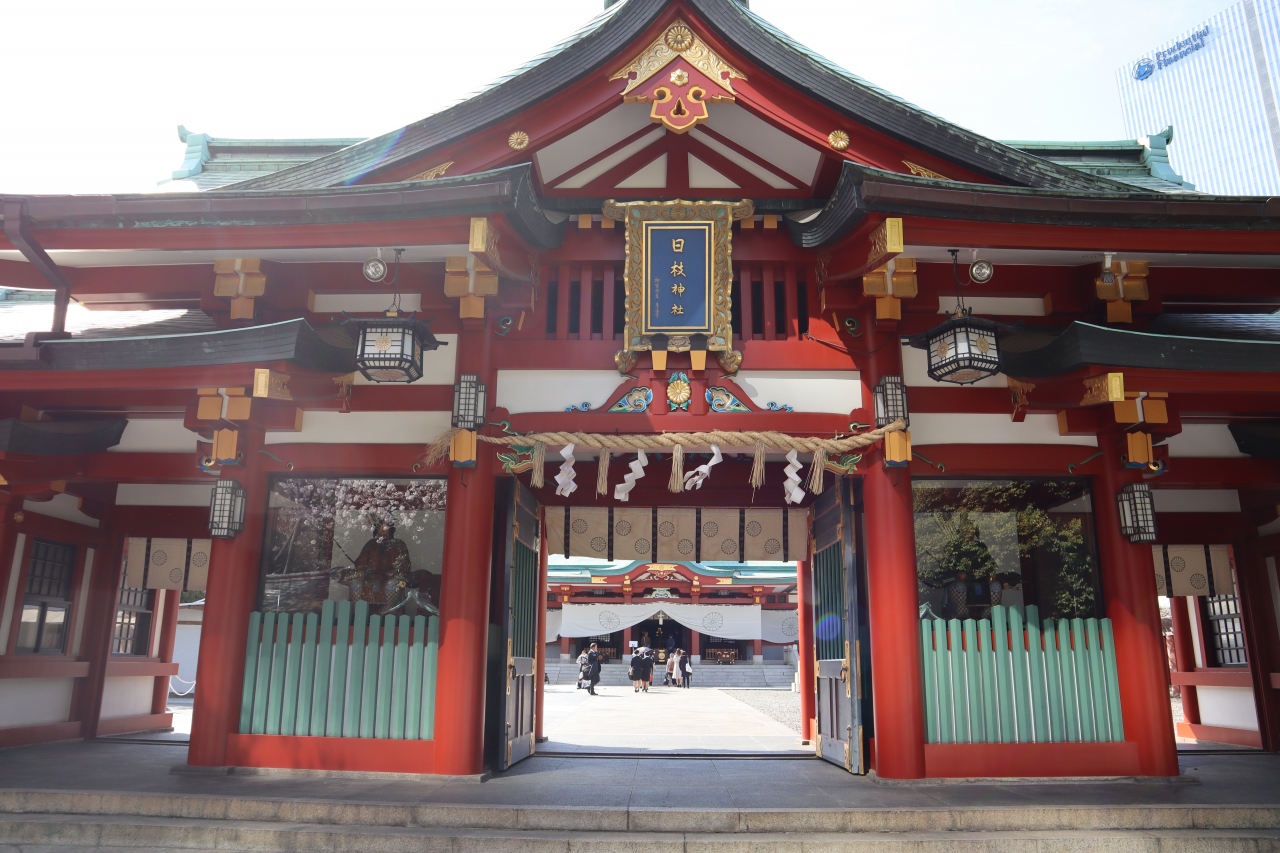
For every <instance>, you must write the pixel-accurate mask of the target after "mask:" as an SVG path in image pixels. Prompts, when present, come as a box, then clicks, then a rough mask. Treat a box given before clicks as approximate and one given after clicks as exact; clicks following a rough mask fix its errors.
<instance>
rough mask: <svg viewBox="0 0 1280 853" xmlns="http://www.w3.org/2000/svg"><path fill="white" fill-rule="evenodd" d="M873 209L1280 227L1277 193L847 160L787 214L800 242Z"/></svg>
mask: <svg viewBox="0 0 1280 853" xmlns="http://www.w3.org/2000/svg"><path fill="white" fill-rule="evenodd" d="M870 213H887V214H890V215H901V216H926V217H939V218H944V219H968V220H974V221H986V222H1020V223H1037V224H1051V225H1092V226H1104V227H1127V228H1209V229H1250V230H1277V229H1280V199H1269V198H1263V197H1248V196H1209V195H1185V196H1179V195H1171V194H1169V193H1161V192H1141V191H1138V190H1136V189H1134V190H1131V191H1127V192H1126V191H1124V190H1117V191H1108V192H1099V191H1096V190H1095V191H1092V192H1088V191H1081V190H1063V189H1056V188H1042V187H1000V186H992V185H990V184H974V183H966V182H962V181H942V180H937V179H935V178H921V177H917V176H915V175H903V174H899V173H897V172H886V171H884V170H882V169H873V168H870V167H868V166H859V165H858V164H856V163H845V164H844V168H843V169H842V170H841V172H840V179H839V180H838V181H837V182H836V187H835V189H834V190H833V191H832V193H831V197H830V198H829V199H828V200H827V203H826V205H825V206H824V207H823V208H822V210H820V211H819V212H818V213H817V215H815V216H812V217H809V218H808V219H806V220H805V221H803V222H798V221H796V220H793V219H788V220H787V227H788V229H790V231H791V238H792V240H793V241H794V242H795V243H796V245H798V246H803V247H804V248H806V249H816V248H820V247H824V246H831V245H834V244H835V243H838V242H839V241H840V240H841V239H843V238H844V237H845V236H846V235H847V234H848V233H849V232H850V231H852V230H853V229H854V228H855V227H857V225H858V224H859V223H860V222H862V220H863V219H864V218H865V217H866V216H867V215H868V214H870Z"/></svg>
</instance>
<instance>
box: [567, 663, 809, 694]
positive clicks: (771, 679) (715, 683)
mask: <svg viewBox="0 0 1280 853" xmlns="http://www.w3.org/2000/svg"><path fill="white" fill-rule="evenodd" d="M663 672H664V670H662V669H659V670H657V671H655V672H654V684H661V683H662V676H663ZM547 677H548V678H550V679H551V683H552V684H577V683H578V664H577V663H575V662H573V661H568V662H564V661H552V662H550V663H548V664H547ZM795 678H796V668H795V667H794V666H791V665H789V664H780V663H767V664H760V665H757V664H752V663H735V664H733V665H731V666H724V665H720V664H703V665H700V666H695V667H694V670H693V683H694V685H696V686H697V687H728V688H731V689H732V688H750V687H767V688H772V689H775V690H790V689H791V685H792V683H793V682H794V681H795ZM600 683H601V684H603V685H605V686H606V687H609V686H616V687H626V686H627V685H629V684H630V683H631V680H630V679H629V678H627V666H626V664H623V663H607V664H605V665H604V666H602V667H601V668H600Z"/></svg>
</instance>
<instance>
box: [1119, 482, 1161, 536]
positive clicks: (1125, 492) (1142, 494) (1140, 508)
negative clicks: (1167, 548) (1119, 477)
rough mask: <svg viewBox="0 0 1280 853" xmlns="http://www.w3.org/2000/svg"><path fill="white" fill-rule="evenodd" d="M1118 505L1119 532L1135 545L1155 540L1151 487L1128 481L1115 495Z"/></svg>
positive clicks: (1154, 510)
mask: <svg viewBox="0 0 1280 853" xmlns="http://www.w3.org/2000/svg"><path fill="white" fill-rule="evenodd" d="M1116 503H1117V504H1119V507H1120V533H1121V534H1122V535H1124V536H1127V537H1129V541H1130V542H1132V543H1133V544H1135V545H1138V544H1142V543H1144V542H1148V543H1149V542H1154V541H1156V506H1155V501H1154V500H1153V499H1152V495H1151V487H1150V486H1148V485H1147V484H1146V483H1130V484H1129V485H1127V486H1125V487H1124V488H1123V489H1121V490H1120V494H1118V495H1116Z"/></svg>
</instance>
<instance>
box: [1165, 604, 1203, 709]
mask: <svg viewBox="0 0 1280 853" xmlns="http://www.w3.org/2000/svg"><path fill="white" fill-rule="evenodd" d="M1189 604H1190V602H1189V601H1188V600H1187V598H1186V596H1182V595H1175V596H1171V597H1170V598H1169V614H1170V617H1171V621H1172V622H1173V662H1174V665H1175V666H1177V667H1178V672H1195V671H1196V651H1195V645H1194V643H1195V638H1194V637H1193V636H1192V633H1191V617H1190V614H1188V613H1187V605H1189ZM1179 691H1180V693H1181V695H1182V716H1183V718H1184V719H1185V720H1186V721H1187V722H1188V723H1191V724H1192V725H1196V724H1198V723H1199V722H1200V702H1199V701H1198V700H1197V699H1196V688H1195V685H1193V684H1183V685H1182V686H1181V687H1180V688H1179Z"/></svg>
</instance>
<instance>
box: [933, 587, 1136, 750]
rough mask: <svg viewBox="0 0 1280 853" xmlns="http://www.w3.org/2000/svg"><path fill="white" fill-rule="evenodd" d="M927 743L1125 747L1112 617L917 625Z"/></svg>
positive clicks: (1032, 615)
mask: <svg viewBox="0 0 1280 853" xmlns="http://www.w3.org/2000/svg"><path fill="white" fill-rule="evenodd" d="M920 646H921V656H922V664H923V671H924V701H925V740H926V742H928V743H1033V742H1034V743H1048V742H1052V743H1064V742H1091V741H1122V740H1124V723H1123V721H1122V718H1121V714H1120V682H1119V677H1118V675H1117V671H1116V653H1115V641H1114V637H1113V634H1112V628H1111V620H1110V619H1102V620H1098V619H1070V620H1067V619H1058V620H1054V619H1045V620H1044V621H1043V623H1042V622H1041V621H1040V620H1039V613H1038V611H1037V609H1036V607H1035V606H1034V605H1030V606H1028V607H1027V608H1026V625H1025V626H1024V625H1023V616H1022V612H1021V610H1020V609H1019V608H1017V607H1005V606H996V607H992V608H991V618H990V619H980V620H977V621H976V622H975V621H974V620H973V619H965V620H964V621H963V622H962V621H961V620H959V619H951V620H943V619H937V618H930V617H925V618H922V619H921V620H920Z"/></svg>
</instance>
